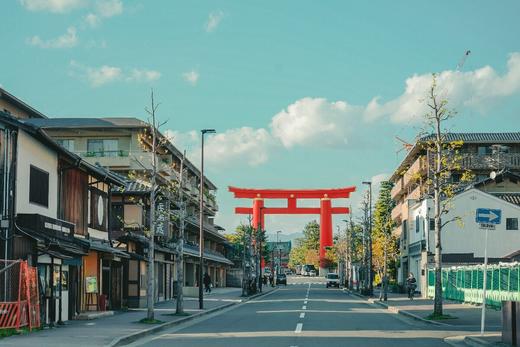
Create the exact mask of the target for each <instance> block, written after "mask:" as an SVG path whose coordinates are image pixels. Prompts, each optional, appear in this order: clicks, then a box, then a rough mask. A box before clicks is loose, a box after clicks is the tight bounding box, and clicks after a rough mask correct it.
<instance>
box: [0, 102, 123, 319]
mask: <svg viewBox="0 0 520 347" xmlns="http://www.w3.org/2000/svg"><path fill="white" fill-rule="evenodd" d="M0 123H1V125H2V130H1V133H2V134H1V135H2V139H3V141H1V143H0V149H1V151H0V153H1V157H2V159H1V161H2V164H3V170H2V176H3V180H2V192H3V194H2V201H1V203H2V210H3V213H2V223H1V224H2V229H3V230H2V231H3V233H4V235H5V238H4V239H2V243H3V244H2V247H1V249H2V256H3V258H4V259H24V260H27V261H28V263H29V265H31V266H34V267H37V269H38V274H39V281H40V283H39V286H40V291H41V292H40V294H41V297H40V303H41V306H42V307H41V313H42V321H43V322H47V323H49V324H53V323H54V322H63V321H66V320H68V319H71V318H74V317H75V316H77V315H78V314H79V313H80V312H82V311H85V310H87V306H86V304H87V300H88V297H87V295H86V294H87V289H88V287H87V280H86V276H87V273H86V271H88V269H89V266H88V264H87V262H88V259H89V257H90V256H91V254H96V257H95V259H96V260H95V262H94V264H93V265H92V268H93V269H95V270H99V271H101V263H100V261H99V257H101V256H102V254H105V255H106V257H108V258H109V259H113V258H112V257H113V255H114V253H118V252H117V250H114V249H113V248H112V247H111V245H110V244H109V243H108V237H107V235H108V231H107V228H106V227H107V223H108V211H109V196H108V195H107V194H106V192H107V191H109V190H110V187H111V186H112V185H118V184H121V183H122V182H120V181H119V180H118V179H117V178H115V177H114V176H113V175H111V174H110V173H108V172H107V171H106V170H104V169H102V168H99V167H95V166H93V165H91V164H89V163H87V162H85V161H83V160H81V158H80V157H78V156H77V155H74V154H73V153H70V152H68V151H67V150H65V149H63V148H62V147H61V146H60V145H59V144H58V143H56V142H55V141H54V140H52V139H51V138H50V137H48V136H47V135H46V134H45V133H44V132H43V131H41V130H39V129H38V128H35V127H33V126H31V125H29V124H26V123H24V122H22V121H20V120H18V119H17V118H14V117H13V116H12V115H11V114H7V113H4V112H0ZM98 191H99V192H98ZM101 247H103V248H101ZM100 249H102V252H100V253H97V252H98V251H99V250H100ZM93 271H94V270H93ZM96 276H97V277H96V279H97V281H96V286H95V288H94V289H93V295H92V297H93V299H92V300H93V305H94V306H95V308H94V309H95V310H97V309H98V308H99V302H98V300H99V298H100V295H105V298H106V299H107V300H108V299H109V298H114V300H116V299H117V295H115V294H114V293H113V292H111V291H109V290H108V289H107V291H105V292H104V291H103V288H104V287H103V284H104V283H105V282H106V283H111V281H110V279H109V277H105V278H104V281H105V282H103V277H101V276H100V273H99V272H96ZM121 284H122V283H114V285H113V286H112V287H111V288H115V287H116V286H119V287H121ZM105 287H106V288H109V287H108V286H106V284H105ZM107 300H105V302H106V301H107Z"/></svg>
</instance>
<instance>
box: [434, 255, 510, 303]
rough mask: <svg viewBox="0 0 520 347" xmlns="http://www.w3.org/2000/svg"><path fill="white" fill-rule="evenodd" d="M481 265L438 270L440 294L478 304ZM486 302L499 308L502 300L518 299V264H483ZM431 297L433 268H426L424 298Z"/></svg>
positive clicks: (481, 287)
mask: <svg viewBox="0 0 520 347" xmlns="http://www.w3.org/2000/svg"><path fill="white" fill-rule="evenodd" d="M483 282H484V266H483V265H472V266H457V267H448V268H444V269H442V296H443V297H444V298H445V299H449V300H454V301H460V302H466V303H472V304H482V302H483V290H482V289H483V286H482V284H483ZM486 282H487V283H486V305H488V306H493V307H496V308H500V307H502V301H508V300H511V301H520V290H519V288H520V264H519V263H507V264H504V263H500V264H497V265H496V264H494V265H488V266H487V279H486ZM434 296H435V271H434V269H428V297H430V298H433V297H434Z"/></svg>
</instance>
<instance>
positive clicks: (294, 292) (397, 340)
mask: <svg viewBox="0 0 520 347" xmlns="http://www.w3.org/2000/svg"><path fill="white" fill-rule="evenodd" d="M463 333H464V332H457V331H446V330H443V329H441V328H437V327H434V326H431V325H429V324H426V323H422V322H418V321H414V320H409V319H407V318H404V317H402V316H400V315H396V314H393V313H390V312H388V311H387V310H384V309H381V308H378V307H375V306H372V305H369V304H367V303H366V302H364V301H363V300H361V299H359V298H357V297H354V296H350V295H347V294H345V293H344V292H343V291H342V290H339V289H327V288H325V284H324V282H323V279H320V278H301V277H292V278H290V280H289V284H288V285H287V286H282V287H281V288H280V289H278V290H277V291H274V292H272V293H270V294H268V295H265V296H263V297H260V298H258V299H257V300H252V301H249V302H246V303H243V304H240V305H238V306H235V307H232V308H230V309H227V310H224V311H222V312H220V313H218V314H215V315H210V316H206V317H204V318H200V319H198V320H195V321H192V322H190V323H187V324H185V325H182V326H179V327H175V328H172V329H170V330H166V331H164V332H161V333H160V334H158V335H156V336H151V337H148V338H146V339H143V340H140V341H137V342H136V343H134V344H133V346H189V347H194V346H204V347H208V346H211V347H217V346H218V347H232V346H237V347H238V346H240V347H243V346H269V347H271V346H273V347H274V346H281V347H291V346H297V347H304V346H356V347H359V346H400V347H404V346H413V347H419V346H442V345H446V346H447V344H446V343H445V342H444V338H445V337H447V336H456V335H461V334H463Z"/></svg>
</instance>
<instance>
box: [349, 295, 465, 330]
mask: <svg viewBox="0 0 520 347" xmlns="http://www.w3.org/2000/svg"><path fill="white" fill-rule="evenodd" d="M344 291H345V292H348V293H349V294H352V295H354V296H357V297H358V298H361V299H363V300H365V301H367V302H368V303H370V304H373V305H378V306H381V307H383V308H386V309H387V310H388V311H390V312H392V313H395V314H400V315H403V316H406V317H409V318H412V319H415V320H418V321H421V322H423V323H427V324H432V325H436V326H441V327H454V326H455V325H451V324H447V323H441V322H436V321H433V320H429V319H425V318H422V317H420V316H418V315H416V314H414V313H411V312H408V311H405V310H401V309H399V308H397V307H395V306H390V305H388V304H385V303H384V302H381V301H379V300H376V299H373V298H367V297H366V296H363V295H361V294H358V293H354V292H352V291H349V290H344Z"/></svg>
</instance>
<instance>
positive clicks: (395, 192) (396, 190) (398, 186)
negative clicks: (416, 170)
mask: <svg viewBox="0 0 520 347" xmlns="http://www.w3.org/2000/svg"><path fill="white" fill-rule="evenodd" d="M402 190H403V178H402V177H401V178H399V179H398V180H397V182H395V184H394V186H393V187H392V190H391V192H390V196H391V197H392V199H394V200H397V199H398V197H399V196H400V195H401V194H402Z"/></svg>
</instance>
